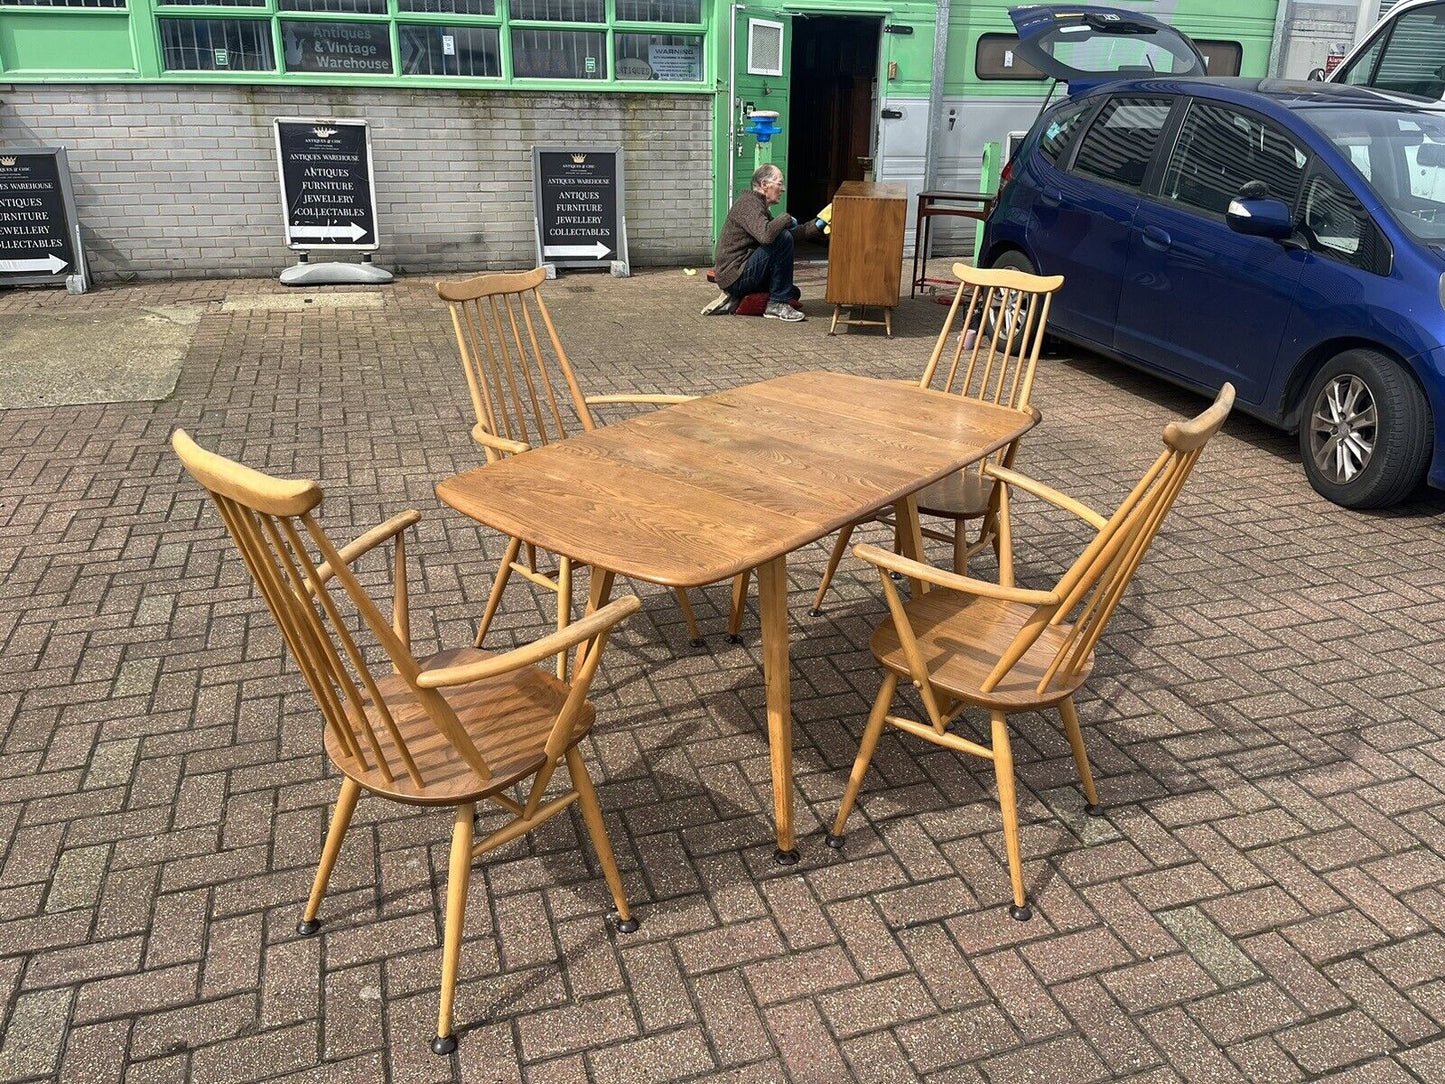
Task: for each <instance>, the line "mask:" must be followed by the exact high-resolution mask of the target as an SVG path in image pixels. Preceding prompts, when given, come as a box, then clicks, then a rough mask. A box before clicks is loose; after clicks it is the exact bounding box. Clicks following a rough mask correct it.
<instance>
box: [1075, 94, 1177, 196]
mask: <svg viewBox="0 0 1445 1084" xmlns="http://www.w3.org/2000/svg"><path fill="white" fill-rule="evenodd" d="M1168 116H1169V102H1167V101H1147V100H1144V101H1141V100H1139V99H1137V98H1115V99H1113V100H1112V101H1110V102H1109V104H1108V105H1106V106H1104V108H1103V109H1102V110H1101V111H1100V113H1099V119H1098V120H1096V121H1094V123H1093V124H1091V125H1090V126H1089V131H1088V133H1087V134H1086V135H1085V136H1084V142H1083V144H1082V145H1081V146H1080V147H1079V154H1078V157H1077V158H1075V159H1074V168H1075V169H1076V170H1078V171H1079V172H1080V173H1087V174H1089V175H1091V176H1094V177H1098V178H1100V179H1101V180H1105V181H1113V182H1114V183H1115V184H1122V185H1124V186H1125V187H1127V188H1138V187H1139V185H1140V184H1142V183H1143V181H1144V171H1145V170H1146V169H1147V168H1148V167H1149V158H1150V157H1151V156H1152V155H1153V153H1154V144H1156V143H1157V142H1159V131H1160V129H1162V128H1163V127H1164V120H1165V118H1167V117H1168Z"/></svg>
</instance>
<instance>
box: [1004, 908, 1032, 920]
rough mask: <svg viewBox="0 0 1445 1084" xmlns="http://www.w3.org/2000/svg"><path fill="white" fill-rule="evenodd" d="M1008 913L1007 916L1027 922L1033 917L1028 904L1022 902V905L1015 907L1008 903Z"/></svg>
mask: <svg viewBox="0 0 1445 1084" xmlns="http://www.w3.org/2000/svg"><path fill="white" fill-rule="evenodd" d="M1008 914H1009V918H1012V919H1015V920H1017V921H1019V922H1027V921H1028V920H1029V919H1031V918H1033V917H1034V913H1033V911H1032V910H1030V909H1029V905H1028V904H1024V905H1023V906H1022V907H1015V906H1014V905H1013V904H1009V909H1008Z"/></svg>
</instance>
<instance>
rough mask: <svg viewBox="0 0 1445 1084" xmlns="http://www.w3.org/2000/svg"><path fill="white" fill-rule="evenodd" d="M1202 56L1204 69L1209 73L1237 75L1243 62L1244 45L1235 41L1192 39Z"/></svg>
mask: <svg viewBox="0 0 1445 1084" xmlns="http://www.w3.org/2000/svg"><path fill="white" fill-rule="evenodd" d="M1194 44H1195V45H1197V46H1199V52H1200V53H1201V54H1203V56H1204V70H1205V72H1207V73H1208V74H1209V75H1238V74H1239V68H1240V65H1241V64H1243V63H1244V47H1243V46H1241V45H1240V44H1239V42H1237V41H1201V40H1200V39H1198V38H1195V39H1194Z"/></svg>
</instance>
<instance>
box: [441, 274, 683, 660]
mask: <svg viewBox="0 0 1445 1084" xmlns="http://www.w3.org/2000/svg"><path fill="white" fill-rule="evenodd" d="M546 277H547V275H546V270H545V269H544V268H541V267H539V268H536V269H535V270H532V271H514V272H513V271H509V272H500V273H497V274H488V275H476V276H473V277H472V278H469V279H462V280H459V281H455V282H438V283H437V284H436V290H437V295H438V296H439V297H441V299H442V300H443V301H445V302H446V303H447V306H448V307H449V308H450V310H451V316H452V326H453V329H454V330H455V331H456V336H457V349H458V350H459V351H460V353H461V358H462V369H463V371H464V372H465V373H466V377H467V390H468V391H469V392H470V393H471V397H472V408H473V410H475V411H476V416H477V421H476V424H475V425H474V426H473V427H472V438H473V439H474V440H475V441H476V442H477V443H478V444H480V445H481V446H482V450H483V452H484V453H485V454H486V457H487V462H488V463H495V462H496V461H497V460H499V459H501V458H503V457H505V456H510V455H518V454H520V453H522V452H526V451H530V450H531V449H532V448H536V447H541V446H543V445H547V444H551V443H553V442H554V441H559V440H565V439H566V438H567V437H568V435H569V432H573V431H578V430H580V431H583V432H587V431H590V430H593V429H595V428H597V422H596V421H595V419H594V418H593V416H592V409H591V408H592V407H595V406H605V405H610V404H650V405H654V406H664V405H667V404H671V403H686V402H688V401H689V400H691V399H693V398H695V396H691V395H583V394H582V388H581V386H580V385H579V384H578V383H577V376H576V374H575V373H574V372H573V371H572V363H571V362H570V361H568V359H567V352H566V350H564V349H563V347H562V340H561V339H560V338H559V337H558V335H557V329H556V327H555V326H554V325H553V323H552V316H551V314H550V313H549V312H548V311H547V305H546V303H545V302H544V301H543V300H542V292H541V285H542V283H543V282H544V281H545V280H546ZM559 399H560V400H561V401H562V402H559ZM563 402H565V403H566V404H567V405H566V406H564V405H563ZM568 407H570V410H569V409H568ZM573 418H575V422H574V421H573ZM521 549H522V540H521V539H520V538H513V539H510V540H509V541H508V543H507V550H506V554H505V556H504V557H503V558H502V563H501V564H500V565H499V566H498V568H497V576H496V579H495V580H494V581H493V582H492V591H491V594H490V596H489V597H488V598H487V605H486V608H485V609H484V610H483V612H482V619H481V622H480V624H479V625H478V627H477V639H476V645H477V646H478V647H480V646H481V645H482V641H483V640H484V639H485V638H486V635H487V630H488V629H489V628H491V625H492V620H493V618H495V617H496V614H497V608H498V606H500V605H501V601H502V592H503V591H504V590H506V587H507V581H508V580H509V579H510V578H511V576H512V574H513V573H514V572H515V573H516V574H517V575H519V576H522V577H524V578H526V579H527V580H529V581H531V582H532V583H534V584H537V585H538V586H539V587H542V588H545V589H546V590H549V591H552V592H554V593H555V594H556V595H557V627H558V628H559V629H562V628H566V627H567V625H568V624H569V622H570V621H571V619H572V577H573V575H574V574H575V573H576V572H577V571H578V569H579V568H580V567H582V566H579V565H578V564H577V563H576V562H575V561H573V560H572V559H571V558H570V557H568V556H567V555H566V554H557V555H556V556H557V567H556V570H555V571H554V572H551V573H549V572H545V571H539V570H538V568H537V554H536V550H535V549H534V548H533V547H532V546H531V545H530V544H529V545H528V546H527V558H526V561H525V562H522V561H519V560H518V556H519V554H520V551H521ZM674 593H675V594H676V596H677V602H678V606H679V607H681V609H682V616H683V618H684V620H686V622H687V630H688V634H689V636H690V637H691V640H692V644H693V646H694V647H700V646H702V642H703V641H702V637H701V635H700V634H699V632H698V628H697V620H696V618H695V617H694V616H693V612H692V606H691V605H690V604H689V602H688V598H687V591H686V590H684V589H683V588H680V587H679V588H676V589H675V592H674ZM558 665H559V667H562V666H565V659H561V658H559V662H558ZM558 676H559V677H565V676H566V673H565V670H562V669H559V671H558Z"/></svg>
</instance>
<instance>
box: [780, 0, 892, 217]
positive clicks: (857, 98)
mask: <svg viewBox="0 0 1445 1084" xmlns="http://www.w3.org/2000/svg"><path fill="white" fill-rule="evenodd" d="M882 31H883V20H882V19H879V18H867V17H848V16H837V15H824V16H814V15H794V16H793V48H792V56H791V58H790V59H791V61H792V65H791V67H792V78H791V87H792V104H791V119H792V124H791V126H790V128H791V130H790V132H789V134H788V209H789V210H790V211H791V212H792V213H794V214H795V215H797V216H799V217H801V216H803V215H810V214H814V213H816V212H817V211H819V210H821V209H822V208H823V207H824V205H825V204H827V203H829V202H830V201H831V200H832V199H833V193H835V192H836V191H837V190H838V187H839V186H840V185H841V184H842V183H843V182H844V181H861V180H863V179H864V174H865V172H866V171H868V170H869V169H871V167H872V159H871V158H870V157H869V156H870V155H871V154H872V152H873V129H874V116H875V113H876V111H877V110H876V108H875V103H874V98H875V95H876V93H877V83H878V56H879V52H880V48H879V39H880V36H881V34H882Z"/></svg>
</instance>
